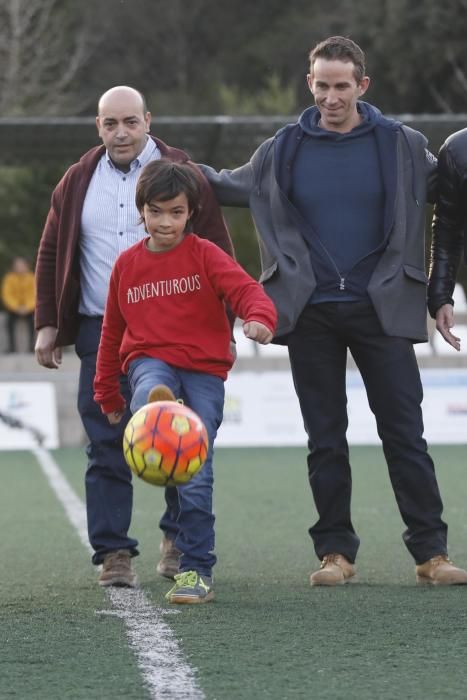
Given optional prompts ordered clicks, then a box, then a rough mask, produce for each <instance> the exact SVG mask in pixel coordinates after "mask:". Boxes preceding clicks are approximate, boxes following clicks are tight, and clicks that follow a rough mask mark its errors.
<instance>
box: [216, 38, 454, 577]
mask: <svg viewBox="0 0 467 700" xmlns="http://www.w3.org/2000/svg"><path fill="white" fill-rule="evenodd" d="M307 80H308V86H309V88H310V90H311V93H312V94H313V97H314V99H315V103H316V106H313V107H310V108H308V109H306V110H305V112H304V113H303V114H302V116H301V117H300V119H299V120H298V122H297V123H295V124H289V125H287V126H286V127H284V128H283V129H281V130H280V131H279V132H278V133H277V134H276V135H275V137H274V138H272V139H268V140H267V141H265V142H264V143H263V144H261V146H260V147H259V148H258V149H257V151H256V152H255V153H254V154H253V156H252V158H251V160H250V162H249V163H247V164H245V165H244V166H242V167H240V168H237V169H236V170H233V171H226V170H223V171H221V172H220V173H216V172H215V171H214V170H212V169H210V168H206V167H205V168H204V172H205V174H206V175H207V177H208V179H209V180H210V182H211V184H212V186H213V188H214V190H215V192H216V195H217V197H218V199H219V201H220V203H221V204H225V205H233V206H250V208H251V212H252V216H253V218H254V221H255V225H256V228H257V230H258V233H259V238H260V249H261V261H262V267H263V274H262V277H261V281H262V282H263V284H264V287H265V290H266V291H267V292H268V294H269V295H270V296H271V298H272V299H273V301H274V302H275V304H276V306H277V309H278V312H279V322H278V328H277V334H276V339H275V342H278V343H283V344H287V345H288V349H289V356H290V362H291V367H292V373H293V379H294V385H295V389H296V392H297V396H298V399H299V402H300V408H301V411H302V415H303V419H304V423H305V427H306V431H307V434H308V445H309V456H308V471H309V480H310V485H311V489H312V492H313V496H314V500H315V504H316V508H317V511H318V516H319V517H318V521H317V522H316V523H315V524H314V525H313V526H312V527H311V528H310V530H309V532H310V535H311V538H312V540H313V543H314V547H315V551H316V554H317V556H318V557H319V559H320V560H321V568H320V569H319V570H318V571H316V572H315V573H313V574H312V575H311V577H310V583H311V585H312V586H320V585H321V586H323V585H324V586H335V585H336V584H343V583H347V582H349V581H352V580H353V579H354V576H355V565H354V564H355V558H356V555H357V551H358V547H359V544H360V540H359V538H358V536H357V534H356V533H355V530H354V528H353V525H352V520H351V513H350V499H351V487H352V481H351V470H350V463H349V450H348V445H347V440H346V430H347V425H348V417H347V406H346V404H347V398H346V388H345V376H346V360H347V350H350V352H351V354H352V356H353V358H354V360H355V362H356V364H357V366H358V368H359V370H360V372H361V375H362V378H363V381H364V383H365V387H366V391H367V395H368V401H369V404H370V407H371V410H372V411H373V413H374V414H375V417H376V421H377V427H378V433H379V435H380V437H381V440H382V442H383V449H384V454H385V457H386V461H387V464H388V468H389V474H390V478H391V483H392V485H393V489H394V493H395V496H396V500H397V504H398V506H399V510H400V513H401V516H402V518H403V520H404V523H405V525H406V528H407V529H406V531H405V532H404V535H403V539H404V542H405V544H406V546H407V548H408V549H409V551H410V553H411V554H412V556H413V558H414V560H415V564H416V580H417V583H428V584H432V585H452V584H467V572H466V571H464V570H463V569H459V568H457V567H455V566H453V564H452V563H451V562H450V561H449V559H448V556H447V526H446V524H445V523H444V522H443V520H442V519H441V514H442V508H443V506H442V502H441V497H440V494H439V490H438V484H437V481H436V476H435V472H434V466H433V462H432V460H431V458H430V456H429V454H428V452H427V445H426V442H425V440H424V439H423V419H422V411H421V401H422V395H423V392H422V385H421V381H420V374H419V370H418V366H417V362H416V358H415V353H414V349H413V343H414V342H423V341H426V340H427V327H426V284H427V278H426V274H425V266H424V225H425V203H426V200H427V197H429V198H430V201H431V200H432V198H433V195H434V187H435V183H436V159H435V158H434V157H433V156H432V155H431V153H430V152H429V151H427V149H426V139H425V137H424V136H423V135H422V134H420V133H419V132H416V131H414V130H413V129H410V128H408V127H406V126H404V125H403V124H401V123H400V122H397V121H394V120H391V119H388V118H386V117H384V116H383V115H382V114H381V113H380V112H379V110H377V109H376V108H375V107H373V106H371V105H369V104H367V103H365V102H362V101H361V100H360V98H361V97H362V96H363V95H364V93H365V92H366V90H367V88H368V85H369V82H370V81H369V78H368V77H367V76H366V75H365V59H364V54H363V52H362V50H361V49H360V47H359V46H357V45H356V44H355V43H354V42H353V41H351V40H350V39H347V38H344V37H331V38H329V39H326V40H325V41H323V42H321V43H320V44H318V45H317V46H316V47H315V48H314V49H313V50H312V51H311V53H310V72H309V74H308V76H307Z"/></svg>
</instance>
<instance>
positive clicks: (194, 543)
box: [128, 357, 224, 576]
mask: <svg viewBox="0 0 467 700" xmlns="http://www.w3.org/2000/svg"><path fill="white" fill-rule="evenodd" d="M128 380H129V384H130V389H131V394H132V400H131V412H132V413H135V412H136V411H137V410H138V409H139V408H141V406H143V405H144V404H146V403H147V400H148V394H149V392H150V390H151V389H152V388H153V386H155V385H156V384H165V385H166V386H168V387H169V388H170V389H171V390H172V391H173V393H174V394H175V396H176V397H177V398H180V399H183V402H184V403H185V404H186V405H187V406H188V407H189V408H191V409H192V410H193V411H194V412H195V413H197V414H198V416H199V417H200V418H201V420H202V421H203V423H204V425H205V426H206V430H207V432H208V437H209V450H208V456H207V459H206V462H205V463H204V465H203V467H202V469H201V470H200V471H199V472H198V473H197V474H196V475H195V476H194V477H193V478H192V479H191V481H189V482H188V483H187V484H184V485H183V486H178V487H167V488H166V489H165V500H166V504H167V507H166V510H165V513H164V514H163V516H162V518H161V520H160V528H161V529H162V530H163V531H164V532H165V534H166V535H167V536H168V537H170V538H172V539H174V540H175V546H176V547H177V549H179V550H180V552H181V553H182V556H181V558H180V571H190V570H192V569H194V570H196V571H198V572H199V573H200V574H204V575H205V576H211V575H212V567H213V566H214V564H215V563H216V557H215V555H214V520H215V518H214V514H213V512H212V492H213V466H212V458H213V444H214V440H215V438H216V435H217V430H218V428H219V426H220V424H221V422H222V416H223V410H224V382H223V380H222V379H221V378H220V377H215V376H213V375H211V374H205V373H203V372H192V371H188V370H183V369H179V368H176V367H172V366H171V365H168V364H166V363H165V362H162V361H161V360H157V359H154V358H151V357H143V358H139V359H137V360H134V361H133V362H131V363H130V366H129V369H128Z"/></svg>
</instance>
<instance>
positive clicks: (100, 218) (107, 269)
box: [79, 138, 161, 316]
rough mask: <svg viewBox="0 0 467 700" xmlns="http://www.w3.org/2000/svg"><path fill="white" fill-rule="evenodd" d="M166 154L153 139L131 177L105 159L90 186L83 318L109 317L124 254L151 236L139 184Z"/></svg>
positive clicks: (82, 241)
mask: <svg viewBox="0 0 467 700" xmlns="http://www.w3.org/2000/svg"><path fill="white" fill-rule="evenodd" d="M160 157H161V153H160V151H159V149H158V147H157V145H156V144H155V143H154V141H153V140H152V139H151V138H148V140H147V143H146V145H145V147H144V148H143V150H142V151H141V153H140V154H139V156H138V157H137V158H135V160H134V161H132V163H131V165H130V170H129V171H128V172H127V173H124V172H122V171H121V170H118V169H117V168H116V167H115V165H114V164H113V163H112V161H111V160H110V157H109V154H108V152H106V153H104V155H103V156H102V158H101V159H100V161H99V162H98V164H97V167H96V169H95V171H94V174H93V176H92V178H91V182H90V183H89V187H88V190H87V192H86V197H85V200H84V206H83V211H82V215H81V233H80V238H79V247H80V268H81V296H80V302H79V312H80V313H81V314H85V315H86V316H102V315H103V314H104V309H105V302H106V299H107V291H108V287H109V281H110V273H111V271H112V267H113V264H114V262H115V260H116V259H117V257H118V256H119V255H120V253H121V252H122V251H124V250H126V249H127V248H129V247H130V246H132V245H133V244H134V243H137V242H138V241H140V240H141V239H142V238H144V237H145V236H146V235H147V234H146V233H145V230H144V226H143V224H140V223H138V222H139V219H140V214H139V212H138V210H137V208H136V205H135V193H136V183H137V182H138V178H139V176H140V173H141V169H142V168H143V167H144V166H145V165H146V163H149V162H150V161H151V160H158V159H159V158H160Z"/></svg>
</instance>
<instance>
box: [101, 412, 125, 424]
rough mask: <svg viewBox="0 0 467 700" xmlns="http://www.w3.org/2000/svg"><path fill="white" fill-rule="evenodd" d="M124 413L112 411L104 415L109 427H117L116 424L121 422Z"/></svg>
mask: <svg viewBox="0 0 467 700" xmlns="http://www.w3.org/2000/svg"><path fill="white" fill-rule="evenodd" d="M124 413H125V411H124V410H123V411H112V413H106V414H105V415H106V416H107V420H108V421H109V423H110V425H117V423H120V421H121V420H122V416H123V414H124Z"/></svg>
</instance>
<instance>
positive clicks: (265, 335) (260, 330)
mask: <svg viewBox="0 0 467 700" xmlns="http://www.w3.org/2000/svg"><path fill="white" fill-rule="evenodd" d="M243 332H244V333H245V335H246V337H247V338H251V340H256V342H257V343H261V345H267V344H268V343H270V342H271V340H272V337H273V336H272V333H271V331H270V330H269V328H268V327H267V326H265V325H264V323H259V321H248V322H247V323H244V324H243Z"/></svg>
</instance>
